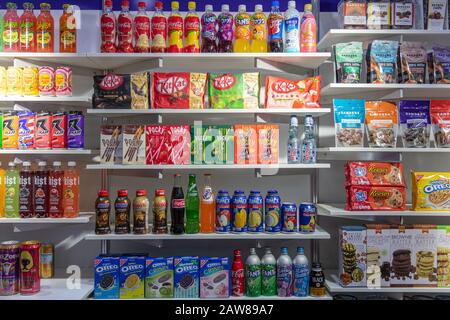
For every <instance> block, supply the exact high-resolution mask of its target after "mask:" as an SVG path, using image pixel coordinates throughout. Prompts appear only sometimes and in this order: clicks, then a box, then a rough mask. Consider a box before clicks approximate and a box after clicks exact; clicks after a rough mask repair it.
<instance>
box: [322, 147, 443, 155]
mask: <svg viewBox="0 0 450 320" xmlns="http://www.w3.org/2000/svg"><path fill="white" fill-rule="evenodd" d="M317 152H318V153H342V154H346V153H348V154H349V155H351V154H352V153H355V152H357V153H365V152H377V153H449V152H450V148H367V147H365V148H351V147H347V148H346V147H329V148H317Z"/></svg>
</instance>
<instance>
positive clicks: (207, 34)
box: [202, 4, 217, 52]
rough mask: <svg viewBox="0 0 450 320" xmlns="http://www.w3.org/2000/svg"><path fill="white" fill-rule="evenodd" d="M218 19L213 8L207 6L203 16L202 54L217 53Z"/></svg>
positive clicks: (209, 5)
mask: <svg viewBox="0 0 450 320" xmlns="http://www.w3.org/2000/svg"><path fill="white" fill-rule="evenodd" d="M216 29H217V17H216V15H215V14H214V13H213V6H212V5H211V4H207V5H206V6H205V13H204V14H203V15H202V52H217V43H216V42H217V30H216Z"/></svg>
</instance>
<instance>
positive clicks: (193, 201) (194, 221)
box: [186, 174, 200, 233]
mask: <svg viewBox="0 0 450 320" xmlns="http://www.w3.org/2000/svg"><path fill="white" fill-rule="evenodd" d="M199 209H200V208H199V197H198V189H197V183H196V181H195V174H190V175H189V184H188V190H187V193H186V233H198V229H199Z"/></svg>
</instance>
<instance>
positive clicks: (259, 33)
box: [250, 4, 267, 52]
mask: <svg viewBox="0 0 450 320" xmlns="http://www.w3.org/2000/svg"><path fill="white" fill-rule="evenodd" d="M262 10H263V7H262V5H260V4H257V5H255V13H254V14H253V15H252V18H251V20H250V21H251V27H252V44H251V46H250V51H251V52H267V18H266V15H265V14H264V12H263V11H262Z"/></svg>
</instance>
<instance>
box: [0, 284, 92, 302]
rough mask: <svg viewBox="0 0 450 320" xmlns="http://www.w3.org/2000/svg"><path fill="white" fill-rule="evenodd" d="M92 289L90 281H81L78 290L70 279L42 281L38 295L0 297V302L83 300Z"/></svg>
mask: <svg viewBox="0 0 450 320" xmlns="http://www.w3.org/2000/svg"><path fill="white" fill-rule="evenodd" d="M93 288H94V285H93V280H90V279H89V280H88V279H82V280H81V283H80V287H79V288H77V287H76V285H75V284H73V283H72V282H71V280H70V279H42V280H41V291H39V292H38V293H36V294H33V295H20V294H16V295H13V296H0V300H84V299H87V298H88V297H89V296H90V295H91V293H92V291H93Z"/></svg>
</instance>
